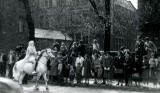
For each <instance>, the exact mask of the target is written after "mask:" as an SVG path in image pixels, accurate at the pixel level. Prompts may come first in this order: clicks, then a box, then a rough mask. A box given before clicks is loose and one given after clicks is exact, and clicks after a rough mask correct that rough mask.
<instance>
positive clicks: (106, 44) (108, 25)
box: [104, 0, 111, 52]
mask: <svg viewBox="0 0 160 93" xmlns="http://www.w3.org/2000/svg"><path fill="white" fill-rule="evenodd" d="M104 1H105V12H106V13H105V16H106V22H105V39H104V51H105V52H106V51H110V39H111V35H110V34H111V23H110V7H111V0H104Z"/></svg>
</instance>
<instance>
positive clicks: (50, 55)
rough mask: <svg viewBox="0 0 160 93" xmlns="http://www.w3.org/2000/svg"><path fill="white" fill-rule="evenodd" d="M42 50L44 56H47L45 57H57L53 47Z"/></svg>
mask: <svg viewBox="0 0 160 93" xmlns="http://www.w3.org/2000/svg"><path fill="white" fill-rule="evenodd" d="M42 52H43V54H42V56H45V57H49V58H50V57H51V58H53V57H55V56H54V55H53V54H52V49H50V48H47V49H45V50H42Z"/></svg>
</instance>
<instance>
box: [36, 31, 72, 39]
mask: <svg viewBox="0 0 160 93" xmlns="http://www.w3.org/2000/svg"><path fill="white" fill-rule="evenodd" d="M35 38H41V39H42V38H43V39H53V40H65V35H64V34H63V33H62V32H61V31H55V30H45V29H39V28H35ZM66 40H68V41H71V40H72V38H70V37H69V36H68V35H66Z"/></svg>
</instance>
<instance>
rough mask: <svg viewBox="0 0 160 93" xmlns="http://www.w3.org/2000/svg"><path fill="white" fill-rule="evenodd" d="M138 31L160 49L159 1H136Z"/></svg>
mask: <svg viewBox="0 0 160 93" xmlns="http://www.w3.org/2000/svg"><path fill="white" fill-rule="evenodd" d="M138 3H139V4H138V15H139V20H140V22H139V23H140V26H139V28H140V31H141V32H142V34H143V35H144V36H148V37H150V39H151V40H152V41H154V42H155V43H156V45H157V46H158V49H160V43H159V40H160V37H159V36H160V0H138Z"/></svg>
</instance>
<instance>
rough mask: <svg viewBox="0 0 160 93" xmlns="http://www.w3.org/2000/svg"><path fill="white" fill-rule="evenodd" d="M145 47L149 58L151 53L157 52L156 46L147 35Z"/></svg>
mask: <svg viewBox="0 0 160 93" xmlns="http://www.w3.org/2000/svg"><path fill="white" fill-rule="evenodd" d="M144 44H145V49H146V51H147V53H148V54H147V57H148V58H150V57H151V54H152V53H156V52H157V47H156V45H155V44H154V42H152V41H151V40H150V39H149V37H146V38H145V43H144Z"/></svg>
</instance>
